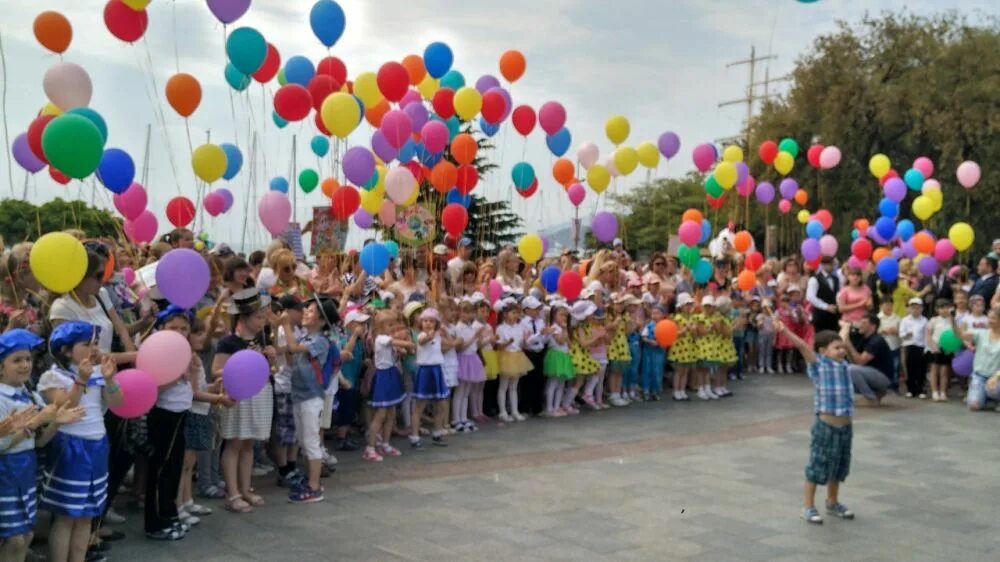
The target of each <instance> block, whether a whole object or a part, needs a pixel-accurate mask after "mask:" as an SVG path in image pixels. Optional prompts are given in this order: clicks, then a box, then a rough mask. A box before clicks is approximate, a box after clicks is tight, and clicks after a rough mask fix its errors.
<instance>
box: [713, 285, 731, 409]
mask: <svg viewBox="0 0 1000 562" xmlns="http://www.w3.org/2000/svg"><path fill="white" fill-rule="evenodd" d="M715 308H716V322H715V338H716V340H717V341H718V343H717V344H716V350H717V353H718V355H717V359H718V360H719V368H718V369H716V371H715V374H714V375H713V381H712V383H713V385H712V393H713V394H715V395H716V396H718V397H719V398H725V397H727V396H732V395H733V393H732V392H730V390H729V389H728V388H726V375H727V373H728V372H729V367H731V366H733V365H735V364H736V358H737V357H736V345H735V344H733V320H732V318H731V317H730V314H729V312H730V309H731V308H732V301H730V300H729V297H725V296H720V297H718V298H717V299H715Z"/></svg>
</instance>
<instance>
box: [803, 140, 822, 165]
mask: <svg viewBox="0 0 1000 562" xmlns="http://www.w3.org/2000/svg"><path fill="white" fill-rule="evenodd" d="M823 148H824V147H823V145H821V144H814V145H812V146H810V147H809V150H807V151H806V160H807V161H808V162H809V165H810V166H812V167H813V168H819V167H820V164H819V157H820V154H822V153H823Z"/></svg>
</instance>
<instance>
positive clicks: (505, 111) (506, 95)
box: [489, 88, 514, 123]
mask: <svg viewBox="0 0 1000 562" xmlns="http://www.w3.org/2000/svg"><path fill="white" fill-rule="evenodd" d="M494 90H495V91H497V92H500V95H501V96H503V100H504V101H505V102H507V105H506V106H505V107H504V109H503V115H501V116H500V122H501V123H503V122H504V121H506V120H507V118H508V117H510V112H511V111H514V100H513V99H512V98H511V97H510V92H508V91H507V89H506V88H490V90H489V91H491V92H492V91H494Z"/></svg>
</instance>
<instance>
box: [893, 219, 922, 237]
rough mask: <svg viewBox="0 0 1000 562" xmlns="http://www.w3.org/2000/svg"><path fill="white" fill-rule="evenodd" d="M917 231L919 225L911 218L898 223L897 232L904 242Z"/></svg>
mask: <svg viewBox="0 0 1000 562" xmlns="http://www.w3.org/2000/svg"><path fill="white" fill-rule="evenodd" d="M916 232H917V227H916V226H914V225H913V221H911V220H910V219H903V220H901V221H899V224H897V225H896V234H897V235H898V236H899V239H900V240H902V241H903V242H909V240H910V238H913V235H914V234H915V233H916Z"/></svg>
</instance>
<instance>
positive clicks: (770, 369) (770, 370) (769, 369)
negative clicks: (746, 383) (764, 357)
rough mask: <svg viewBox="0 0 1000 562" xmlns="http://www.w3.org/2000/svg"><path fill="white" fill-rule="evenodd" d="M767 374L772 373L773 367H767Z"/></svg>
mask: <svg viewBox="0 0 1000 562" xmlns="http://www.w3.org/2000/svg"><path fill="white" fill-rule="evenodd" d="M767 374H769V375H773V374H774V369H772V368H770V367H768V368H767Z"/></svg>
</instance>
